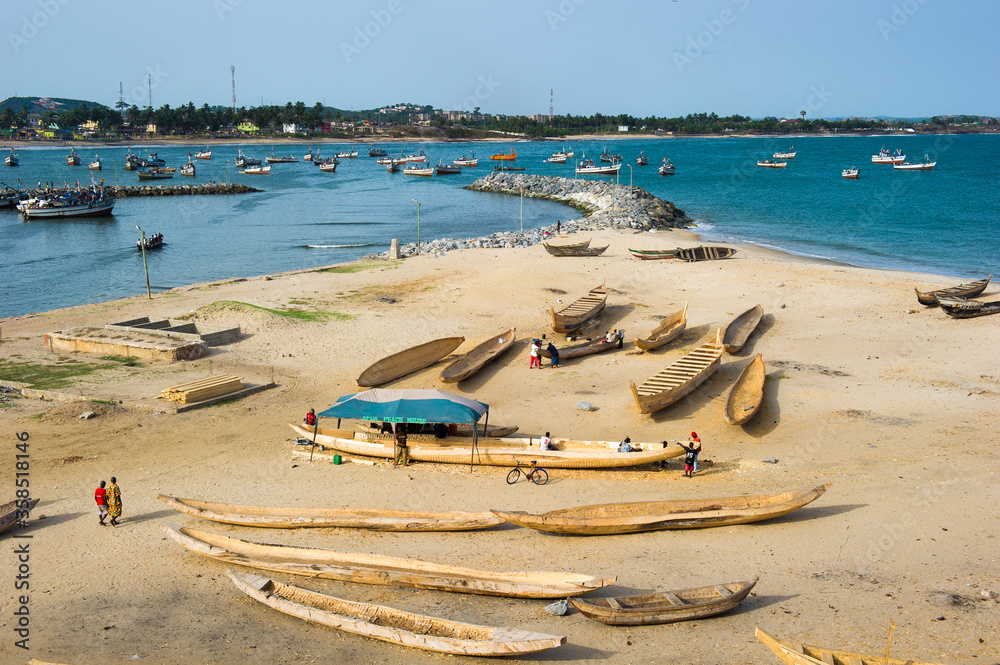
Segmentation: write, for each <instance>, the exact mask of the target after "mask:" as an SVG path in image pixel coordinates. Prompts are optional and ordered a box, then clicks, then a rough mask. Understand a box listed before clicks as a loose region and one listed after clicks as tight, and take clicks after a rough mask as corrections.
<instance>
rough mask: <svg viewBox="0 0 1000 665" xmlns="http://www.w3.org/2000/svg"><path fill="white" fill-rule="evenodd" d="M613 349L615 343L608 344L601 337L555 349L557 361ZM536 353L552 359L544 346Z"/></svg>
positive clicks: (616, 346)
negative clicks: (557, 352)
mask: <svg viewBox="0 0 1000 665" xmlns="http://www.w3.org/2000/svg"><path fill="white" fill-rule="evenodd" d="M615 348H618V343H617V342H609V341H608V340H607V339H605V338H604V337H603V336H602V337H598V338H597V339H591V340H587V341H586V342H581V343H580V344H570V345H569V346H562V347H557V350H558V351H559V360H560V361H563V360H567V359H570V358H581V357H583V356H592V355H594V354H595V353H604V352H605V351H610V350H611V349H615ZM538 353H539V354H541V356H542V357H543V358H551V357H552V354H551V353H549V351H548V349H546V348H545V347H544V346H543V347H542V348H541V349H539V350H538Z"/></svg>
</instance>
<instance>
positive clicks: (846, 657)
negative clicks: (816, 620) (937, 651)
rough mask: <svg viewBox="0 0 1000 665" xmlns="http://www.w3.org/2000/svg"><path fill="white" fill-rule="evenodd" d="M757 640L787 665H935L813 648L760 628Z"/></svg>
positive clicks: (886, 656) (757, 631)
mask: <svg viewBox="0 0 1000 665" xmlns="http://www.w3.org/2000/svg"><path fill="white" fill-rule="evenodd" d="M756 635H757V639H758V640H760V641H761V642H763V643H764V646H766V647H767V648H768V649H770V650H771V651H773V652H774V654H775V655H776V656H777V657H778V658H780V659H781V662H783V663H786V665H935V664H934V663H928V662H925V661H918V660H903V659H900V658H889V657H888V654H882V655H879V656H865V655H863V654H858V653H852V652H850V651H840V650H838V649H825V648H823V647H813V646H809V645H808V644H799V643H798V642H792V641H790V640H779V639H777V638H775V637H771V636H770V635H768V634H767V633H765V632H764V631H763V630H761V629H760V628H759V627H758V628H757V630H756Z"/></svg>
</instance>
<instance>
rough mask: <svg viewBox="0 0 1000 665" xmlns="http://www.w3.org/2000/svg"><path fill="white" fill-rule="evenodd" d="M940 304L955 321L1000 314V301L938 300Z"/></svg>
mask: <svg viewBox="0 0 1000 665" xmlns="http://www.w3.org/2000/svg"><path fill="white" fill-rule="evenodd" d="M938 304H939V305H941V309H943V310H944V313H945V314H947V315H948V316H950V317H952V318H955V319H972V318H975V317H977V316H989V315H990V314H1000V300H993V301H990V302H981V301H979V300H965V299H964V298H938Z"/></svg>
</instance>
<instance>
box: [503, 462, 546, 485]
mask: <svg viewBox="0 0 1000 665" xmlns="http://www.w3.org/2000/svg"><path fill="white" fill-rule="evenodd" d="M514 461H515V462H517V466H515V467H514V468H513V469H511V470H510V473H508V474H507V484H508V485H513V484H514V483H516V482H517V480H518V478H520V477H521V474H522V473H523V474H524V477H525V478H527V479H528V480H530V481H531V482H533V483H535V484H536V485H544V484H545V483H547V482H549V472H548V471H546V470H545V469H543V468H542V467H540V466H538V462H537V461H536V460H531V466H530V467H529V470H528V471H524V470H522V468H521V467H522V466H523V465H522V464H521V462H520V460H518V459H517V458H516V457H515V458H514Z"/></svg>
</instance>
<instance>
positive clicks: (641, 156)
mask: <svg viewBox="0 0 1000 665" xmlns="http://www.w3.org/2000/svg"><path fill="white" fill-rule="evenodd" d="M635 163H636V164H638V165H639V166H646V165H647V164H649V158H648V157H646V153H645V152H644V151H642V150H640V151H639V156H638V157H636V158H635Z"/></svg>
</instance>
